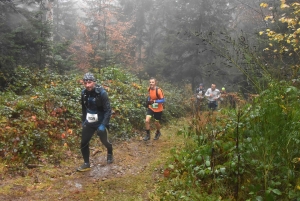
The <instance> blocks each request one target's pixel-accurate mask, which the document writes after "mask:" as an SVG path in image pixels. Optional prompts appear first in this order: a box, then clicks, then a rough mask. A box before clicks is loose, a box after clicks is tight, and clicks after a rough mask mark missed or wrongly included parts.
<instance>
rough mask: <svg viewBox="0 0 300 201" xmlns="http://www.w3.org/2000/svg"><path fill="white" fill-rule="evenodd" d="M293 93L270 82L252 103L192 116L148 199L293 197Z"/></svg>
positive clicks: (296, 188)
mask: <svg viewBox="0 0 300 201" xmlns="http://www.w3.org/2000/svg"><path fill="white" fill-rule="evenodd" d="M299 95H300V93H299V89H297V88H296V87H294V86H290V85H289V84H288V83H286V82H273V81H270V82H269V87H268V89H267V90H265V91H263V92H262V93H260V94H259V96H258V97H257V98H255V99H254V100H253V102H252V103H248V104H246V105H244V106H240V107H237V108H236V109H224V108H223V109H222V110H221V111H220V112H214V113H211V112H206V113H204V115H196V116H195V118H194V119H193V121H192V122H191V123H190V125H189V126H188V127H186V128H185V129H182V130H181V131H179V132H178V134H179V135H183V136H184V138H185V139H186V146H185V148H184V149H182V150H176V149H174V150H172V152H173V153H172V155H173V157H172V159H171V160H170V161H169V163H168V164H167V165H166V170H165V173H166V175H165V176H166V177H167V178H168V179H166V180H165V181H164V183H163V185H161V186H160V187H159V188H158V189H157V191H156V192H155V193H153V195H152V198H153V200H156V199H155V198H157V197H158V198H163V199H160V200H226V199H228V200H299V197H300V181H299V176H300V175H299V170H300V169H299V168H300V153H299V152H300V150H299V143H300V141H299V132H300V122H299V117H300V110H299ZM203 196H204V197H203ZM204 198H205V199H204Z"/></svg>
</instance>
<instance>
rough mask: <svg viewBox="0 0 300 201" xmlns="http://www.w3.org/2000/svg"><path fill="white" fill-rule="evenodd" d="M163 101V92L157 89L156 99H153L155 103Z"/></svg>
mask: <svg viewBox="0 0 300 201" xmlns="http://www.w3.org/2000/svg"><path fill="white" fill-rule="evenodd" d="M164 102H165V98H164V94H163V93H162V90H161V89H158V99H157V100H155V103H164Z"/></svg>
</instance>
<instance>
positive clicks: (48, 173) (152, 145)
mask: <svg viewBox="0 0 300 201" xmlns="http://www.w3.org/2000/svg"><path fill="white" fill-rule="evenodd" d="M162 133H163V135H162V136H161V138H160V139H159V140H153V136H152V139H151V140H149V141H147V142H144V141H143V140H142V137H138V138H136V139H131V140H130V141H122V142H118V143H115V144H114V163H112V164H107V163H106V151H104V150H105V149H104V146H102V145H101V143H100V142H96V143H95V144H96V146H97V147H98V146H99V147H100V148H99V149H96V148H95V147H93V146H91V157H90V158H91V159H90V161H91V170H90V171H87V172H76V168H77V167H78V166H80V165H81V164H82V157H81V155H80V153H76V154H75V153H71V152H69V153H68V156H67V160H66V161H65V162H61V164H60V165H58V166H56V167H55V166H54V167H49V166H50V165H49V166H48V167H41V168H34V169H28V170H27V171H26V172H25V173H24V175H23V177H22V176H18V177H14V178H4V179H3V180H1V184H0V188H7V191H5V192H8V193H6V194H5V193H0V200H3V201H6V200H7V201H13V200H22V201H35V200H52V201H53V200H99V199H91V198H86V199H84V198H82V196H79V195H80V194H84V193H86V192H87V191H89V190H88V188H90V187H91V186H92V188H93V186H94V187H95V189H97V191H99V190H100V191H101V188H102V187H101V185H103V184H104V183H105V185H107V184H109V182H110V181H113V182H117V183H118V182H119V185H118V186H117V185H115V187H113V186H112V187H111V189H110V190H109V191H111V192H113V193H122V192H125V191H126V190H127V188H128V186H127V185H130V184H127V181H126V179H122V180H121V179H120V178H124V177H125V178H127V177H128V176H135V177H137V178H138V177H141V176H142V175H143V174H151V175H150V177H151V178H152V179H153V180H154V182H155V180H158V179H161V178H163V174H162V173H163V170H164V164H163V161H164V160H165V159H166V158H167V157H166V155H165V154H166V153H167V154H170V153H169V151H170V150H171V148H172V147H174V146H177V145H179V146H180V144H182V142H179V141H178V140H176V138H175V137H174V136H175V130H174V129H170V127H169V128H166V129H165V130H164V129H162ZM94 140H98V139H94ZM162 153H164V154H163V156H162ZM160 157H164V158H161V159H160ZM157 160H162V161H161V163H160V164H157V165H156V167H155V168H154V169H151V170H150V171H149V167H150V166H151V164H152V163H153V162H154V161H157ZM52 166H53V165H52ZM151 167H152V166H151ZM145 170H147V171H145ZM122 182H123V183H124V184H122ZM146 183H147V182H146ZM146 185H147V184H146ZM149 185H152V184H151V181H149ZM87 186H88V188H87ZM114 188H115V189H114ZM103 191H104V190H103ZM106 191H107V190H106ZM140 193H141V197H145V198H141V199H142V200H147V199H146V197H147V196H146V194H147V192H145V193H144V192H140ZM88 197H90V196H88Z"/></svg>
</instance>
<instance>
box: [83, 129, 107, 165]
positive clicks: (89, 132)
mask: <svg viewBox="0 0 300 201" xmlns="http://www.w3.org/2000/svg"><path fill="white" fill-rule="evenodd" d="M96 130H97V128H94V127H90V126H86V125H85V126H84V127H83V128H82V135H81V144H80V148H81V153H82V156H83V160H84V162H85V163H89V162H90V147H89V143H90V140H91V138H92V137H93V135H94V132H95V131H96ZM97 135H98V136H99V137H100V140H101V142H102V144H103V145H104V146H105V147H106V148H107V153H108V154H112V149H113V148H112V144H111V143H110V142H109V141H108V138H107V131H106V130H105V132H100V131H99V130H97Z"/></svg>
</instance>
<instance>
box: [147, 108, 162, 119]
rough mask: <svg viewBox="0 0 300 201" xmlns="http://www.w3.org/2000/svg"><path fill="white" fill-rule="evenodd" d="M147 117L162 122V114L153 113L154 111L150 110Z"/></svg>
mask: <svg viewBox="0 0 300 201" xmlns="http://www.w3.org/2000/svg"><path fill="white" fill-rule="evenodd" d="M147 115H150V116H151V117H154V119H155V120H157V121H160V120H161V115H162V112H153V110H151V109H150V108H148V110H147Z"/></svg>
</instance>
